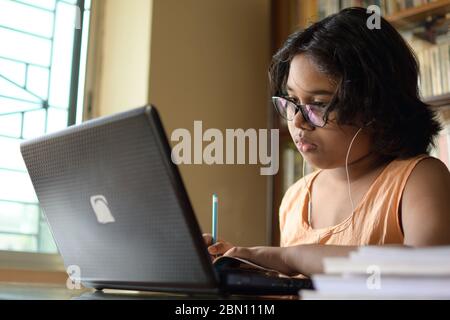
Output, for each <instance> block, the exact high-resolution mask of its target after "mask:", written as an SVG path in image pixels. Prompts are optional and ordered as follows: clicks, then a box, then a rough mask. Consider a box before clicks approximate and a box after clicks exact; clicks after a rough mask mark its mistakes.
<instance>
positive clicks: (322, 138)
mask: <svg viewBox="0 0 450 320" xmlns="http://www.w3.org/2000/svg"><path fill="white" fill-rule="evenodd" d="M335 90H336V84H335V83H334V82H333V81H332V80H331V79H330V78H329V77H328V76H327V75H326V74H324V73H323V72H320V71H319V69H318V68H317V66H316V65H315V64H314V62H313V60H312V59H311V58H310V57H308V56H307V55H305V54H299V55H297V56H295V57H294V58H293V59H292V61H291V65H290V71H289V76H288V79H287V88H286V91H287V93H288V96H289V97H290V98H292V99H293V100H296V101H297V103H299V104H307V103H325V104H326V103H328V102H329V101H330V100H331V98H332V96H333V94H334V92H335ZM335 118H336V113H335V111H333V112H331V113H330V114H329V116H328V121H327V124H326V125H325V126H324V127H323V128H319V127H314V126H312V125H311V124H309V123H307V122H306V121H305V119H304V118H303V116H302V114H301V112H297V114H296V115H295V117H294V119H293V120H292V121H288V128H289V132H290V134H291V136H292V140H293V141H294V143H295V145H296V146H297V149H298V150H299V151H300V152H301V153H302V155H303V157H304V158H305V159H306V161H308V162H309V163H310V164H312V165H313V166H314V167H316V168H321V169H333V168H338V167H343V166H345V158H346V155H347V150H348V147H349V146H350V142H351V140H352V138H353V137H354V135H355V134H356V133H357V132H358V130H359V128H358V127H354V126H347V125H343V126H338V125H337V123H336V121H335ZM370 146H371V141H370V137H369V135H368V134H367V133H366V132H365V131H364V129H363V130H362V131H361V132H360V133H359V134H358V136H357V138H356V139H355V141H354V142H353V145H352V149H351V152H350V156H349V161H348V162H349V164H350V163H352V162H354V161H356V160H358V159H360V158H362V157H364V156H366V155H367V154H368V153H369V152H370Z"/></svg>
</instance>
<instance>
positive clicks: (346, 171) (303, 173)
mask: <svg viewBox="0 0 450 320" xmlns="http://www.w3.org/2000/svg"><path fill="white" fill-rule="evenodd" d="M362 129H363V128H359V130H358V131H357V132H356V134H355V135H354V136H353V138H352V140H351V141H350V145H349V146H348V149H347V155H346V157H345V173H346V175H347V188H348V197H349V199H350V205H351V206H352V212H351V215H353V213H354V211H355V205H354V203H353V197H352V190H351V185H350V174H349V171H348V158H349V156H350V151H351V149H352V146H353V143H354V141H355V140H356V138H357V136H358V134H359V133H360V132H361V130H362ZM305 166H306V160H305V158H304V157H303V172H302V176H303V184H304V187H305V189H306V191H307V192H308V224H309V226H310V227H312V226H311V214H312V197H311V191H310V190H309V187H308V184H307V182H306V177H305Z"/></svg>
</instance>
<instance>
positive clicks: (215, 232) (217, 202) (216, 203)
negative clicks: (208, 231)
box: [212, 193, 219, 243]
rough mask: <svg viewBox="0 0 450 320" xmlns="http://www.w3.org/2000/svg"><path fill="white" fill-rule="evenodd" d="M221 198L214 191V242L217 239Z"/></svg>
mask: <svg viewBox="0 0 450 320" xmlns="http://www.w3.org/2000/svg"><path fill="white" fill-rule="evenodd" d="M218 204H219V198H218V197H217V195H216V194H215V193H214V194H213V196H212V243H216V241H217V223H218V218H219V217H218V208H217V206H218Z"/></svg>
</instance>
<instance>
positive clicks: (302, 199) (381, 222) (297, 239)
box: [279, 155, 430, 247]
mask: <svg viewBox="0 0 450 320" xmlns="http://www.w3.org/2000/svg"><path fill="white" fill-rule="evenodd" d="M428 157H430V156H428V155H419V156H416V157H414V158H410V159H407V160H393V161H391V162H390V163H389V164H388V165H387V166H386V167H385V168H384V169H383V171H382V172H381V173H380V174H379V175H378V177H377V178H376V179H375V181H374V182H373V183H372V185H371V186H370V188H369V190H368V191H367V193H366V194H365V195H364V197H363V199H362V201H361V202H360V203H359V204H355V205H356V208H355V211H354V212H353V214H352V215H351V216H349V217H348V218H347V219H345V220H344V221H342V222H341V223H339V224H337V225H335V226H331V227H326V228H319V229H312V228H311V227H310V225H309V223H308V192H307V189H306V188H305V184H304V182H303V181H302V179H300V180H299V181H297V182H296V183H294V184H293V185H292V186H291V187H290V188H289V189H288V191H287V192H286V194H285V195H284V197H283V200H282V202H281V206H280V216H279V218H280V246H282V247H286V246H294V245H299V244H313V243H315V244H330V245H356V246H360V245H382V244H402V243H403V232H402V229H401V226H400V216H399V213H400V210H399V209H400V205H401V201H400V200H401V197H402V194H403V190H404V188H405V185H406V182H407V180H408V177H409V175H410V174H411V172H412V170H413V169H414V167H415V166H416V165H417V164H418V163H419V162H420V161H421V160H423V159H425V158H428ZM320 171H321V170H318V171H316V172H313V173H311V174H309V175H308V176H306V181H307V187H308V188H311V185H312V183H314V179H315V177H316V176H317V175H318V174H319V173H320Z"/></svg>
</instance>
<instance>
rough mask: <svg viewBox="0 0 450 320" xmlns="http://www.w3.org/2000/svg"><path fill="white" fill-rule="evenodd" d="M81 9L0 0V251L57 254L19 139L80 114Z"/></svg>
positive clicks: (78, 3)
mask: <svg viewBox="0 0 450 320" xmlns="http://www.w3.org/2000/svg"><path fill="white" fill-rule="evenodd" d="M89 14H90V0H0V250H12V251H25V252H40V253H56V252H57V248H56V246H55V243H54V242H53V238H52V236H51V233H50V230H49V228H48V226H47V223H46V220H45V218H44V215H43V213H42V210H41V209H40V208H39V204H38V200H37V197H36V195H35V193H34V189H33V186H32V184H31V181H30V179H29V177H28V174H27V172H26V168H25V164H24V163H23V160H22V156H21V154H20V150H19V145H20V143H21V142H22V141H24V140H26V139H30V138H33V137H37V136H40V135H42V134H45V133H50V132H53V131H56V130H60V129H62V128H64V127H66V126H68V125H72V124H74V123H76V122H79V120H80V119H81V109H82V108H81V106H80V107H79V108H78V112H77V104H78V105H81V102H82V100H83V99H82V96H83V88H84V86H83V85H82V84H83V82H84V73H85V72H84V70H85V61H86V52H87V50H86V48H87V34H88V26H89ZM79 84H80V85H79Z"/></svg>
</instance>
